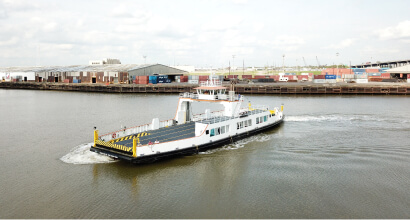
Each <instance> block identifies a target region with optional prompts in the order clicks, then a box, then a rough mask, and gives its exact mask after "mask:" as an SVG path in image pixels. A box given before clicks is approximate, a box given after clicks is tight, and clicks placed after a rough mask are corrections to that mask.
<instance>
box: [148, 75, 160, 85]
mask: <svg viewBox="0 0 410 220" xmlns="http://www.w3.org/2000/svg"><path fill="white" fill-rule="evenodd" d="M149 83H152V84H157V83H158V76H149Z"/></svg>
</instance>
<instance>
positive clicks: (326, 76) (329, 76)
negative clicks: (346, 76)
mask: <svg viewBox="0 0 410 220" xmlns="http://www.w3.org/2000/svg"><path fill="white" fill-rule="evenodd" d="M336 78H337V77H336V75H325V79H336Z"/></svg>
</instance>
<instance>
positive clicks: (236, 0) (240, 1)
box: [232, 0, 248, 5]
mask: <svg viewBox="0 0 410 220" xmlns="http://www.w3.org/2000/svg"><path fill="white" fill-rule="evenodd" d="M232 2H233V3H234V4H240V5H244V4H247V3H248V0H232Z"/></svg>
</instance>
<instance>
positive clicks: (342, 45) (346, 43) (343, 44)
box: [323, 38, 357, 49]
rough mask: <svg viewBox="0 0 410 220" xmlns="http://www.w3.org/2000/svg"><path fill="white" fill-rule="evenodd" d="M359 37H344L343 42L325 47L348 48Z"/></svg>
mask: <svg viewBox="0 0 410 220" xmlns="http://www.w3.org/2000/svg"><path fill="white" fill-rule="evenodd" d="M356 40H357V39H354V38H348V39H344V40H342V41H341V42H339V43H337V44H331V45H329V46H327V47H323V49H343V48H347V47H350V46H351V45H352V44H353V43H354V42H355V41H356Z"/></svg>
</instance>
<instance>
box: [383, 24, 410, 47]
mask: <svg viewBox="0 0 410 220" xmlns="http://www.w3.org/2000/svg"><path fill="white" fill-rule="evenodd" d="M376 34H377V35H378V37H379V39H381V40H395V39H399V40H404V41H405V42H410V20H405V21H402V22H400V23H399V24H397V25H396V26H394V27H387V28H384V29H380V30H377V31H376Z"/></svg>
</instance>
